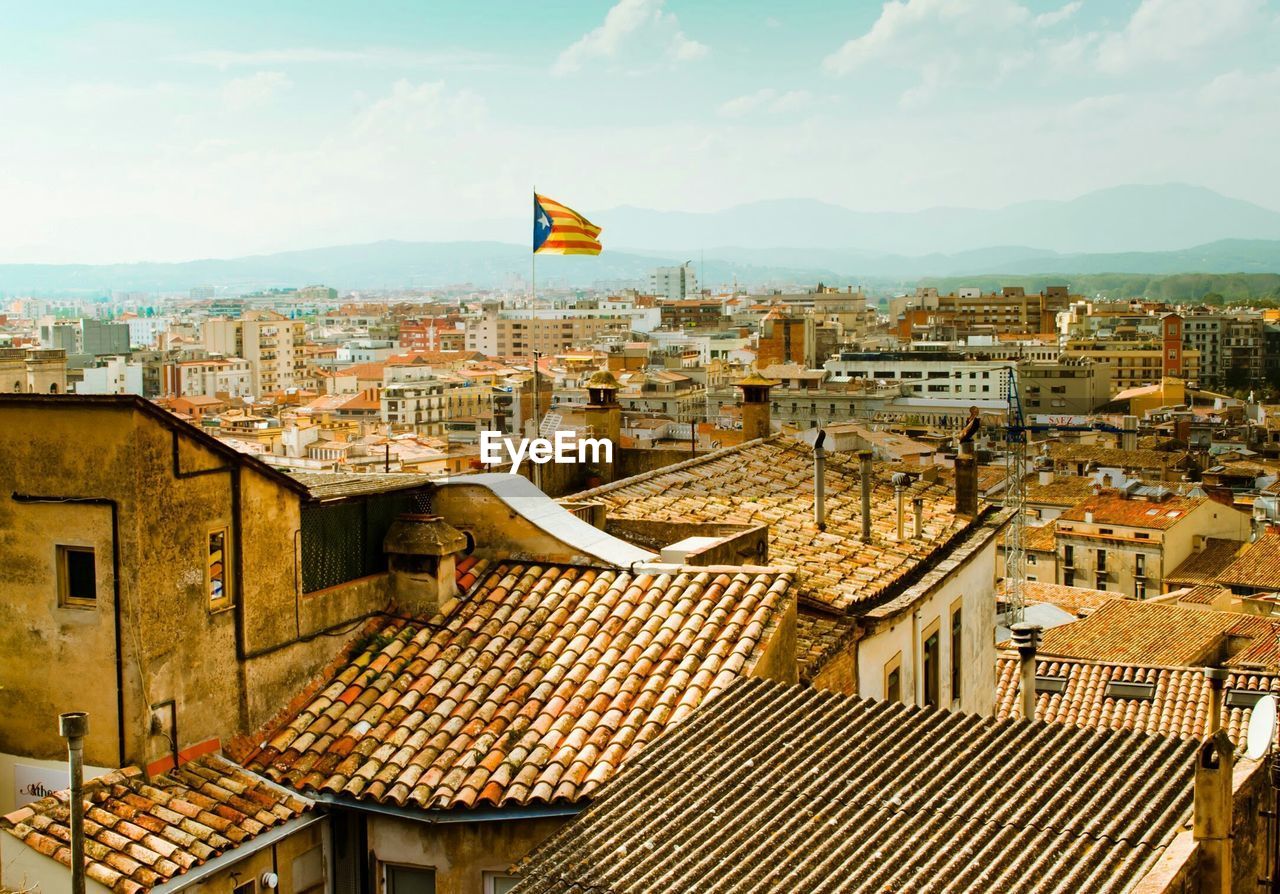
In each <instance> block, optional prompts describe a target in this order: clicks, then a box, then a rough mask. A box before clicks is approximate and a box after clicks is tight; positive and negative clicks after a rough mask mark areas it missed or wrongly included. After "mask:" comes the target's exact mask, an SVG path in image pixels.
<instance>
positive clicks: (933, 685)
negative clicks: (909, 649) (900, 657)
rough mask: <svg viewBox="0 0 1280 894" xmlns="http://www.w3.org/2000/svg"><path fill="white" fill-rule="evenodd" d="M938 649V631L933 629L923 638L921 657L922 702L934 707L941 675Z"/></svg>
mask: <svg viewBox="0 0 1280 894" xmlns="http://www.w3.org/2000/svg"><path fill="white" fill-rule="evenodd" d="M940 649H941V642H940V641H939V638H938V631H937V630H935V631H934V632H933V633H931V634H929V635H928V636H926V637H925V638H924V654H923V655H922V657H921V661H922V663H923V664H924V703H925V704H926V705H929V706H930V707H936V706H937V704H938V682H939V678H940V676H941V674H940V671H941V668H939V667H938V663H939V661H940V659H941V655H940V654H939V653H940Z"/></svg>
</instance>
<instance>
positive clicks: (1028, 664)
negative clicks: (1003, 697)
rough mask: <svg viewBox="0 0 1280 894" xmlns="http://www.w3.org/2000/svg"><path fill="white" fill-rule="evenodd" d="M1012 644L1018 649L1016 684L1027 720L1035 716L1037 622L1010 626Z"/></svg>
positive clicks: (1038, 632)
mask: <svg viewBox="0 0 1280 894" xmlns="http://www.w3.org/2000/svg"><path fill="white" fill-rule="evenodd" d="M1012 630H1013V645H1014V648H1016V649H1017V650H1018V661H1019V664H1018V671H1019V676H1020V681H1019V685H1018V694H1019V703H1020V705H1021V707H1022V716H1023V717H1024V718H1026V719H1027V720H1035V718H1036V649H1038V648H1039V647H1040V630H1041V627H1040V625H1039V624H1029V623H1027V622H1026V621H1019V622H1018V623H1017V624H1014V625H1013V627H1012Z"/></svg>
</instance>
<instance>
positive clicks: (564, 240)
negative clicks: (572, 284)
mask: <svg viewBox="0 0 1280 894" xmlns="http://www.w3.org/2000/svg"><path fill="white" fill-rule="evenodd" d="M599 235H600V228H599V227H597V226H596V225H595V224H593V223H592V222H591V221H589V220H587V219H586V218H585V217H583V216H582V215H581V214H579V213H578V212H576V211H574V210H573V209H572V208H569V207H568V206H566V205H561V204H560V203H559V202H557V201H555V200H554V199H548V198H547V197H546V196H540V195H538V194H537V193H536V192H535V193H534V194H533V253H534V254H535V255H536V254H546V255H598V254H600V249H601V247H602V246H601V245H600V242H599V240H598V239H597V238H596V237H598V236H599Z"/></svg>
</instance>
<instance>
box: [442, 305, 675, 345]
mask: <svg viewBox="0 0 1280 894" xmlns="http://www.w3.org/2000/svg"><path fill="white" fill-rule="evenodd" d="M655 312H656V311H655ZM632 316H633V312H629V311H605V310H600V311H583V310H536V311H535V310H502V309H501V307H500V306H499V305H498V304H496V303H490V304H486V305H485V306H484V312H483V313H482V314H481V316H480V317H479V318H477V319H472V320H468V321H467V323H466V350H468V351H479V352H480V353H482V354H485V355H486V356H489V357H528V356H530V355H532V354H533V353H534V352H535V351H536V352H538V353H541V354H557V353H560V352H562V351H567V350H569V349H571V348H574V347H577V346H580V345H583V344H587V343H589V342H592V341H598V340H599V339H600V338H602V337H603V336H605V335H607V334H616V335H622V336H625V335H626V334H627V333H629V332H630V331H631V328H632Z"/></svg>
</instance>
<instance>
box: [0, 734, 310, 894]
mask: <svg viewBox="0 0 1280 894" xmlns="http://www.w3.org/2000/svg"><path fill="white" fill-rule="evenodd" d="M69 802H70V792H67V791H62V792H58V793H56V794H54V795H50V796H49V797H47V798H44V799H42V800H39V801H36V802H34V803H32V804H28V805H27V806H26V807H23V808H20V809H19V810H16V811H14V812H13V813H10V814H9V815H8V816H6V817H4V818H3V819H0V829H3V830H4V831H6V832H8V833H9V834H10V835H12V836H14V837H15V838H17V839H18V840H19V841H22V842H23V843H24V844H26V845H27V846H28V847H30V848H32V849H33V850H35V851H38V852H39V853H42V854H44V855H45V856H47V857H52V858H53V859H55V860H57V861H58V862H60V863H62V864H63V865H65V866H68V867H70V866H71V846H70V841H71V829H70V822H71V818H70V811H69V808H68V806H67V805H68V804H69ZM84 802H85V820H84V830H85V839H86V842H85V874H86V875H87V876H88V877H89V878H91V879H93V880H94V881H95V882H98V883H99V884H101V885H104V886H106V887H107V888H110V889H111V890H112V891H115V892H116V894H139V892H143V891H148V890H150V889H151V888H154V887H156V886H157V885H161V884H163V883H165V882H167V881H168V880H170V879H172V878H175V877H177V876H180V875H182V874H183V873H185V872H187V871H188V870H190V869H191V868H192V867H194V866H199V865H200V864H201V863H205V862H208V861H209V860H211V859H213V858H214V857H216V856H218V855H219V854H222V853H225V852H227V851H230V850H233V849H235V848H237V847H239V846H241V845H244V844H246V843H248V842H250V841H252V840H253V839H254V838H255V837H256V836H258V835H259V834H261V833H262V832H264V831H266V830H267V829H270V828H272V827H274V826H279V825H280V824H282V823H284V822H287V821H288V820H291V819H294V818H296V817H298V816H300V815H302V814H303V813H305V812H306V811H308V810H309V809H310V808H311V806H312V802H311V801H308V800H307V799H305V798H302V797H300V796H298V795H294V794H291V793H289V792H286V791H284V790H283V789H281V788H278V787H277V786H275V785H272V784H270V783H269V782H267V781H266V780H264V779H261V778H260V777H258V776H255V775H253V774H252V773H249V772H247V771H246V770H244V769H243V768H242V767H239V766H237V765H236V764H233V763H232V762H231V761H229V760H227V759H226V758H224V757H221V756H219V755H208V756H205V757H202V758H199V759H197V760H194V761H191V762H190V763H186V764H183V765H182V766H180V767H178V768H177V769H175V770H170V771H169V772H168V773H166V774H165V775H163V776H158V777H156V778H155V779H152V780H150V781H148V780H147V779H146V778H144V776H143V774H142V771H141V770H140V769H138V768H137V767H128V768H126V769H123V770H116V771H114V772H112V773H108V774H107V775H105V776H100V777H98V778H97V779H93V780H90V781H88V782H86V783H85V785H84Z"/></svg>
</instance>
